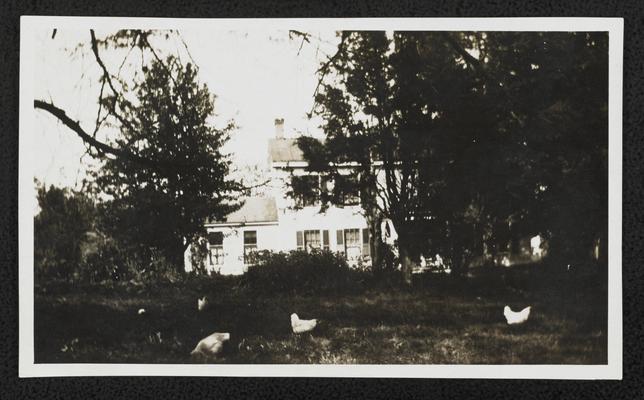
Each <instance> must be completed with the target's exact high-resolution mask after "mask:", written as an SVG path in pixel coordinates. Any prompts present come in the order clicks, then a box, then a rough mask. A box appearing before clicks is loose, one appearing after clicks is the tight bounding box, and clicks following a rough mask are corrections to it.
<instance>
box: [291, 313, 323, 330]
mask: <svg viewBox="0 0 644 400" xmlns="http://www.w3.org/2000/svg"><path fill="white" fill-rule="evenodd" d="M317 324H318V320H317V319H300V317H298V316H297V314H295V313H293V314H291V328H293V333H305V332H311V331H312V330H313V329H314V328H315V327H316V326H317Z"/></svg>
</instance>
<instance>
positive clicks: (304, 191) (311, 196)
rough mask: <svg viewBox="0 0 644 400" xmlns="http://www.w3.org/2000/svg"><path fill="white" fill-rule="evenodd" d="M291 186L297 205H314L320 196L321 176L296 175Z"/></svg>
mask: <svg viewBox="0 0 644 400" xmlns="http://www.w3.org/2000/svg"><path fill="white" fill-rule="evenodd" d="M291 186H292V190H293V194H294V197H295V205H296V206H297V207H308V206H314V205H316V204H317V203H318V200H319V198H320V177H319V176H317V175H304V176H294V177H292V179H291Z"/></svg>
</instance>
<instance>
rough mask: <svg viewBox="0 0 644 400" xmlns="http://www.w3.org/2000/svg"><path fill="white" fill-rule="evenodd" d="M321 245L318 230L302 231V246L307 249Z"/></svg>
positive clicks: (317, 247)
mask: <svg viewBox="0 0 644 400" xmlns="http://www.w3.org/2000/svg"><path fill="white" fill-rule="evenodd" d="M320 247H321V240H320V231H318V230H315V231H304V248H305V249H306V250H307V251H310V250H313V249H319V248H320Z"/></svg>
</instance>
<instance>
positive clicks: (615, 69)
mask: <svg viewBox="0 0 644 400" xmlns="http://www.w3.org/2000/svg"><path fill="white" fill-rule="evenodd" d="M43 27H45V28H47V29H49V27H51V28H52V29H53V28H58V29H90V28H94V29H127V28H135V29H189V30H193V29H213V28H216V29H224V30H239V29H243V30H267V29H284V30H287V29H294V30H302V31H303V30H307V29H334V30H400V29H404V30H423V31H566V32H570V31H605V32H608V34H609V94H608V104H609V106H608V113H609V117H608V123H609V140H608V153H609V160H608V163H609V168H608V172H609V180H608V191H609V193H608V207H609V220H608V232H609V236H608V237H609V239H608V252H609V253H608V254H609V268H608V294H609V295H608V334H607V335H608V363H607V364H606V365H313V364H311V365H309V364H304V365H302V364H293V365H291V364H288V365H283V364H234V365H231V364H218V365H213V364H211V365H193V364H36V363H34V276H33V275H34V274H33V271H34V269H33V265H34V264H33V262H34V253H33V245H34V242H33V238H34V232H33V229H34V224H33V215H32V212H31V209H30V207H29V205H30V204H31V201H32V200H33V198H34V197H35V189H34V185H33V177H34V174H33V162H32V157H33V154H32V153H31V152H30V148H31V146H30V145H31V142H30V140H33V137H32V135H30V132H31V131H32V128H33V126H34V112H35V111H34V107H33V93H34V90H33V89H34V88H33V80H32V77H33V69H34V53H33V52H34V49H35V47H34V33H35V31H36V30H37V29H43ZM623 42H624V20H623V19H622V18H311V19H291V18H276V19H187V18H186V19H181V18H176V19H175V18H120V17H53V16H23V17H21V21H20V99H19V100H20V115H19V170H18V204H19V205H18V221H19V224H18V237H19V242H18V246H19V265H18V268H19V274H18V276H19V279H18V281H19V368H18V375H19V376H20V377H21V378H25V377H56V376H248V377H360V378H368V377H378V378H387V377H391V378H492V379H499V378H503V379H505V378H509V379H525V378H527V379H622V373H623V372H622V369H623V365H622V364H623V359H622V328H623V327H622V77H623Z"/></svg>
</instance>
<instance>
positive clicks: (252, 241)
mask: <svg viewBox="0 0 644 400" xmlns="http://www.w3.org/2000/svg"><path fill="white" fill-rule="evenodd" d="M256 251H257V231H245V232H244V264H250V263H251V258H252V254H253V253H255V252H256Z"/></svg>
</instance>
